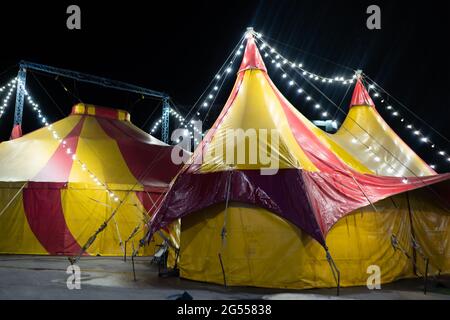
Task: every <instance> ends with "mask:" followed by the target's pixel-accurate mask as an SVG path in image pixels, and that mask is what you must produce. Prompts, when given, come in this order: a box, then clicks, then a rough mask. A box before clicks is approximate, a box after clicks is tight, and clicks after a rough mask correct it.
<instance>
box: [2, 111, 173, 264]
mask: <svg viewBox="0 0 450 320" xmlns="http://www.w3.org/2000/svg"><path fill="white" fill-rule="evenodd" d="M172 149H173V147H170V146H168V145H166V144H164V143H163V142H161V141H159V140H157V139H155V138H154V137H152V136H150V135H149V134H147V133H145V132H144V131H142V130H140V129H139V128H137V127H136V126H134V125H133V124H132V123H131V122H130V115H129V114H128V113H127V112H125V111H122V110H116V109H109V108H103V107H98V106H94V105H85V104H78V105H76V106H74V108H73V109H72V114H71V115H70V116H68V117H67V118H64V119H62V120H60V121H58V122H56V123H54V124H52V125H51V126H48V127H46V128H42V129H39V130H36V131H34V132H31V133H29V134H27V135H25V136H23V137H21V138H18V139H15V140H11V141H7V142H3V143H1V144H0V253H14V254H52V255H73V254H78V253H79V252H80V249H81V247H82V246H83V245H84V244H85V243H86V242H87V241H88V239H89V238H90V237H91V236H92V235H93V234H94V232H95V231H96V230H97V229H99V228H100V227H101V226H102V224H103V223H104V221H105V220H106V219H108V218H109V217H110V216H111V215H112V214H113V212H116V214H115V215H114V218H113V219H112V220H111V221H110V222H109V224H108V225H107V227H106V228H105V229H104V230H103V232H101V233H100V234H99V235H98V237H97V239H96V240H95V241H94V242H93V244H92V245H91V246H90V247H89V248H88V250H87V252H86V254H88V255H107V256H116V255H123V254H124V251H125V250H126V251H127V253H128V254H131V251H132V247H133V246H134V247H137V246H138V240H139V239H140V238H141V237H142V236H143V234H144V233H145V223H146V221H148V219H149V218H150V217H151V215H152V214H153V212H154V211H155V209H156V207H157V204H158V203H159V201H160V200H161V199H162V196H163V195H164V193H165V192H166V190H167V188H168V185H169V183H170V181H171V179H172V178H173V177H174V176H175V175H176V173H177V171H178V170H179V166H178V165H175V164H173V162H172V161H171V159H170V154H171V151H172ZM103 183H104V184H105V185H106V186H107V188H108V190H110V191H111V192H112V194H110V193H109V192H106V188H105V186H104V185H102V184H103ZM116 197H117V198H116ZM119 199H121V201H119ZM137 227H138V229H136V228H137ZM135 231H137V232H135ZM164 232H165V233H166V236H167V237H169V238H171V240H172V242H173V243H174V244H177V243H178V233H177V226H176V225H174V226H172V227H169V228H167V229H166V230H164ZM133 234H134V236H133V237H132V239H131V240H130V241H129V242H128V243H127V248H125V241H126V240H127V239H128V238H129V237H130V236H131V235H133ZM161 242H162V239H161V238H160V237H158V236H157V237H156V239H155V241H154V242H152V246H150V247H148V248H147V249H146V251H145V252H141V254H153V253H154V251H155V247H154V244H155V243H161Z"/></svg>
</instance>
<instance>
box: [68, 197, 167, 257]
mask: <svg viewBox="0 0 450 320" xmlns="http://www.w3.org/2000/svg"><path fill="white" fill-rule="evenodd" d="M116 193H117V195H118V196H119V197H121V198H122V199H125V198H126V201H125V203H124V204H123V205H122V206H121V207H120V208H119V210H118V211H117V213H116V214H115V217H114V219H113V220H111V221H110V223H109V224H108V226H107V227H106V229H105V230H104V231H102V232H101V233H100V234H99V236H98V237H97V239H96V240H95V242H94V243H93V244H92V246H91V247H90V248H89V249H88V251H87V252H88V253H89V254H91V255H97V254H100V255H103V256H120V255H123V252H122V249H121V246H120V241H122V242H124V241H125V240H126V239H127V238H128V237H129V236H130V234H131V232H132V231H133V230H134V228H135V227H136V226H137V225H139V224H140V223H141V222H142V219H143V213H142V211H141V210H143V211H144V212H145V210H144V209H143V207H142V205H141V203H140V201H139V199H138V198H137V196H136V195H135V193H131V194H129V195H128V196H127V192H126V191H117V192H116ZM61 200H62V203H63V212H64V217H65V220H66V224H67V226H68V228H69V230H70V232H71V233H72V235H73V236H74V238H75V239H76V240H77V242H78V244H79V245H80V246H83V245H84V244H85V243H86V242H87V241H88V239H89V238H90V237H91V236H92V235H93V234H94V233H95V231H96V230H97V229H98V228H99V227H100V226H101V225H102V224H103V222H104V221H105V220H106V219H107V218H109V217H110V216H111V214H112V212H113V211H114V210H115V209H116V208H117V207H118V203H117V202H114V201H113V200H112V199H110V198H109V196H108V195H107V194H106V193H105V192H104V191H102V190H74V189H69V190H62V192H61ZM143 236H144V231H143V229H142V228H141V229H140V231H139V232H138V233H137V234H136V236H135V237H134V238H133V241H131V242H130V243H129V244H128V246H127V253H128V255H129V254H131V252H132V243H133V244H134V247H135V248H136V247H137V246H138V242H139V240H140V239H142V238H143ZM156 241H159V242H158V243H161V242H162V241H161V239H159V238H157V239H156ZM154 252H155V245H154V242H152V243H151V244H150V246H146V247H145V248H144V249H143V251H141V252H140V254H147V255H149V254H154Z"/></svg>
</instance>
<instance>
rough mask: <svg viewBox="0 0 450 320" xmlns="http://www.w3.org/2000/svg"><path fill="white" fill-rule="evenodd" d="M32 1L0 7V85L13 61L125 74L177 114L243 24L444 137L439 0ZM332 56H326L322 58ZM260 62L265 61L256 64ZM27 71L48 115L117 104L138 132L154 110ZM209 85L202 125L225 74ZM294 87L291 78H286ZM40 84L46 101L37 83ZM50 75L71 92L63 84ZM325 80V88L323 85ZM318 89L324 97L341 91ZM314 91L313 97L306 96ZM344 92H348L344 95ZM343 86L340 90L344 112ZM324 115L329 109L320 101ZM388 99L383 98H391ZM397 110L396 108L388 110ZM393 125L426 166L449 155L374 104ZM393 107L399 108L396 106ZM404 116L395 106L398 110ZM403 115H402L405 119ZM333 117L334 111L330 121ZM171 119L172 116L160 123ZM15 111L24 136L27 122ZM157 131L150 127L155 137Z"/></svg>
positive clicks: (27, 116)
mask: <svg viewBox="0 0 450 320" xmlns="http://www.w3.org/2000/svg"><path fill="white" fill-rule="evenodd" d="M92 2H94V1H71V2H66V1H58V2H56V1H40V2H39V3H37V2H36V1H35V2H30V3H29V4H27V2H15V4H14V3H13V4H11V3H8V5H7V6H6V5H5V4H4V3H2V5H1V6H2V8H1V10H0V26H1V30H2V46H1V58H0V84H1V85H3V84H4V83H6V82H7V81H8V80H9V79H10V78H11V77H13V76H15V74H16V73H17V64H18V62H19V61H20V60H21V59H24V60H29V61H33V62H38V63H43V64H48V65H52V66H57V67H62V68H67V69H73V70H77V71H81V72H86V73H90V74H95V75H99V76H104V77H108V78H112V79H116V80H122V81H127V82H130V83H134V84H137V85H141V86H144V87H147V88H151V89H154V90H159V91H164V92H167V93H168V94H170V96H171V97H172V99H173V100H174V102H175V103H176V104H177V106H178V108H179V109H180V110H181V111H182V112H184V111H186V110H188V109H189V108H190V106H192V104H193V103H194V102H195V101H196V100H197V98H198V97H199V96H200V94H201V93H202V92H203V91H204V89H205V88H206V86H207V85H208V83H209V82H210V81H211V79H212V78H213V77H214V75H215V73H216V71H217V70H218V69H219V67H220V66H221V65H222V64H223V62H224V61H225V59H226V58H227V56H228V55H229V53H230V52H231V50H232V49H233V48H234V46H235V45H236V44H237V42H238V40H239V39H240V38H241V37H242V35H243V33H244V32H245V29H246V27H248V26H253V27H254V28H255V30H256V31H259V32H261V33H262V34H263V35H265V36H268V37H269V38H267V40H268V42H270V43H271V44H272V45H273V46H275V47H276V48H277V49H278V50H279V51H280V52H281V53H282V54H284V55H285V56H286V57H290V58H293V59H295V60H297V61H299V62H300V61H301V62H303V64H304V66H305V67H306V68H308V69H310V70H311V71H314V72H316V73H319V74H324V75H330V76H334V75H336V74H342V75H344V76H345V75H352V73H351V72H349V71H348V70H347V69H345V68H344V67H341V66H339V65H343V66H347V67H350V68H351V69H363V70H364V72H365V73H366V74H367V75H369V76H370V77H371V78H372V79H374V80H375V81H376V82H377V83H379V84H380V85H381V86H382V87H383V88H384V89H386V90H387V91H389V92H390V93H391V94H392V95H393V96H395V97H396V98H397V99H399V100H400V101H401V102H403V103H404V104H405V105H406V106H408V107H409V108H411V109H412V110H413V111H414V112H415V113H416V114H417V115H418V116H420V117H421V118H423V119H424V120H425V121H427V122H428V123H429V124H430V125H432V126H433V127H434V128H435V129H436V130H437V131H438V132H440V133H441V134H442V135H444V136H445V137H450V129H449V120H450V111H449V110H448V108H449V96H448V92H449V84H450V79H449V74H450V63H449V58H448V57H449V53H448V45H447V42H448V39H449V30H450V28H449V24H450V23H449V21H450V19H448V16H449V15H450V5H449V2H448V1H422V2H420V4H416V3H415V2H413V1H392V0H391V1H328V0H314V1H309V0H308V1H287V0H278V1H275V0H274V1H249V0H245V1H244V0H241V1H161V3H159V4H158V3H156V1H123V2H118V1H95V4H93V3H92ZM70 4H78V5H79V6H80V7H81V11H82V30H80V31H69V30H68V29H67V28H66V18H67V14H66V13H65V11H66V8H67V6H68V5H70ZM370 4H377V5H379V6H380V7H381V11H382V29H381V30H374V31H371V30H368V29H367V28H366V19H367V17H368V15H367V14H366V8H367V6H368V5H370ZM331 61H332V62H331ZM268 67H269V66H268ZM269 74H270V75H271V77H272V79H273V81H274V82H275V84H276V85H277V86H278V87H279V88H280V90H281V91H282V93H283V94H285V95H286V96H287V97H288V99H289V100H290V101H291V102H292V103H293V104H294V105H295V106H296V107H297V108H298V109H299V110H300V111H301V112H302V113H303V114H305V115H306V116H307V117H308V118H309V119H316V118H318V116H317V114H316V113H315V111H314V110H313V108H311V106H307V105H305V104H304V103H303V102H302V100H300V99H299V98H298V97H297V96H296V95H295V94H293V93H292V92H289V90H288V86H287V84H286V83H285V81H284V82H283V81H281V77H280V74H279V71H276V70H275V69H272V68H271V67H269ZM54 78H55V77H54V76H46V75H43V74H39V73H34V72H33V73H29V74H28V81H27V88H28V91H29V92H30V93H31V94H32V95H33V97H34V98H35V100H36V101H37V102H38V103H39V104H40V105H41V107H42V110H43V113H44V114H46V115H48V118H49V119H50V121H56V120H59V119H61V118H63V117H64V116H66V115H68V114H69V113H70V109H71V107H72V105H73V104H74V103H76V102H77V99H76V98H75V97H74V95H75V96H78V97H79V98H80V99H81V100H82V101H83V102H86V103H94V104H99V105H103V106H109V107H115V108H121V109H126V110H128V111H130V113H131V116H132V121H133V122H134V123H135V124H136V125H138V126H139V127H141V128H142V129H144V130H146V131H147V132H148V131H149V129H150V127H151V125H152V123H153V122H154V121H155V120H156V119H158V117H159V116H160V114H161V108H160V107H159V102H158V101H154V100H147V99H146V100H142V99H140V97H139V96H138V95H137V94H129V93H123V92H117V91H114V90H107V89H104V88H99V87H95V86H93V85H88V84H82V83H74V82H73V81H72V80H68V79H63V78H60V79H59V81H57V80H55V79H54ZM230 79H232V80H230V81H228V83H227V85H226V86H225V87H224V89H223V90H222V91H221V94H220V96H219V98H218V100H217V105H216V106H214V108H213V109H212V111H211V113H210V116H209V117H208V119H207V121H208V122H207V125H211V123H212V121H213V120H214V119H215V117H216V116H217V115H218V113H219V112H220V109H221V107H222V106H223V103H224V102H225V100H226V98H227V96H228V94H229V91H230V89H231V86H232V85H233V82H234V77H230ZM297 80H299V82H300V83H302V80H301V77H297ZM38 81H39V83H40V84H41V85H42V86H43V87H45V89H46V90H47V91H48V93H49V94H50V96H51V97H52V98H51V99H50V97H49V96H48V95H47V94H46V93H45V91H44V90H43V89H42V88H41V86H40V85H39V84H38ZM61 82H62V83H63V84H64V86H66V87H67V89H68V90H69V91H70V92H73V95H71V94H69V93H68V92H66V91H65V90H64V89H63V87H62V85H61ZM333 88H336V87H335V86H334V87H333ZM327 90H328V89H325V90H324V91H325V92H326V93H327V94H328V95H330V96H331V97H333V100H334V101H335V102H336V103H339V102H340V100H341V99H342V98H343V97H344V94H345V89H343V88H342V87H341V88H337V89H332V90H328V91H327ZM314 94H315V96H316V97H320V96H319V94H318V93H314ZM350 94H351V92H350ZM350 94H348V95H347V96H346V97H345V98H344V102H343V105H342V106H343V108H344V109H345V110H346V109H347V108H348V103H349V100H350ZM321 104H322V105H323V106H326V108H327V110H328V111H330V113H332V114H334V113H335V110H336V108H335V107H334V106H332V105H331V104H329V103H328V105H327V102H326V101H324V100H321ZM393 105H394V106H395V104H393ZM13 108H14V102H13V101H11V103H10V105H9V107H8V109H7V110H8V111H7V114H6V115H5V116H4V117H3V118H2V119H0V139H1V140H6V139H8V137H9V134H10V130H11V128H12V123H13ZM399 110H400V111H402V109H401V108H399ZM379 111H380V113H381V114H382V116H383V117H384V118H385V119H386V120H387V122H388V123H389V124H390V125H391V126H392V127H393V128H394V130H395V131H396V132H397V133H398V134H399V135H400V136H401V137H402V138H403V139H404V140H405V141H406V142H407V143H408V144H409V145H410V146H411V147H412V148H413V149H414V150H415V151H416V152H418V154H419V155H420V156H422V157H423V158H424V159H425V160H426V161H427V162H429V163H434V164H436V165H437V168H438V171H440V172H443V171H450V163H449V164H446V163H445V162H444V161H441V160H439V157H438V156H436V152H430V148H429V147H425V146H424V144H423V143H420V142H418V141H417V138H415V137H413V136H412V135H411V133H410V132H408V131H406V130H405V129H404V128H403V127H400V126H399V124H400V122H399V121H398V120H394V119H393V118H392V117H391V116H390V114H389V113H387V112H385V110H383V109H382V108H379ZM403 113H404V112H403ZM405 114H406V113H405ZM405 118H406V119H411V120H413V119H414V118H413V117H412V116H410V115H408V116H406V117H405ZM342 119H343V116H342V115H340V116H339V117H338V120H339V121H342ZM412 123H413V124H414V125H415V126H417V127H420V128H423V130H422V131H423V132H424V133H425V132H426V133H427V137H429V138H430V139H432V140H433V141H435V142H436V145H438V146H442V148H443V149H445V150H448V151H450V143H449V142H448V141H446V140H445V139H443V138H441V137H439V136H438V135H437V134H436V133H434V132H433V131H431V130H430V129H428V128H427V127H426V126H425V125H422V124H421V123H420V122H419V121H418V120H414V121H413V122H412ZM171 125H172V126H173V125H174V123H172V124H171ZM38 127H39V126H38V123H37V121H36V117H35V116H34V115H33V113H32V112H31V110H30V108H29V106H26V107H25V112H24V124H23V128H24V131H25V133H26V132H30V131H31V130H34V129H36V128H38ZM156 136H157V137H158V138H159V134H158V135H156Z"/></svg>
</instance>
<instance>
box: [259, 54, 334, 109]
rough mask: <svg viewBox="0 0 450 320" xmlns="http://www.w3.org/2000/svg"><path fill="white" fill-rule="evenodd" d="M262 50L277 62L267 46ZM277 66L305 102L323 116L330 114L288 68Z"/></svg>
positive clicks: (273, 62) (284, 78)
mask: <svg viewBox="0 0 450 320" xmlns="http://www.w3.org/2000/svg"><path fill="white" fill-rule="evenodd" d="M266 47H267V46H266ZM261 50H262V52H263V53H264V56H265V57H266V58H267V59H268V60H270V61H271V63H272V65H275V64H276V63H277V62H276V61H275V60H274V59H272V55H271V54H270V53H269V52H268V51H269V50H266V49H265V48H262V49H261ZM266 54H267V55H266ZM276 67H277V68H279V69H280V70H281V71H282V73H281V79H282V80H284V81H286V82H287V84H288V86H289V87H292V88H294V89H295V93H296V94H297V95H299V96H301V97H303V100H304V101H305V103H308V104H309V105H310V106H312V107H313V108H314V110H316V111H319V112H320V115H321V116H322V117H327V116H328V115H329V114H328V111H327V110H324V109H323V107H322V105H321V104H320V103H319V102H318V101H317V99H315V98H313V97H312V96H311V95H310V94H309V93H308V92H307V91H306V90H305V89H304V88H302V87H301V86H300V85H299V84H298V83H297V81H295V80H294V79H293V78H292V77H290V76H289V75H288V74H287V73H286V70H285V69H284V66H278V65H276Z"/></svg>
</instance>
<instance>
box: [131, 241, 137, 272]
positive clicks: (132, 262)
mask: <svg viewBox="0 0 450 320" xmlns="http://www.w3.org/2000/svg"><path fill="white" fill-rule="evenodd" d="M131 244H132V246H133V254H132V255H131V264H132V265H133V280H134V281H136V269H135V268H134V244H133V242H132V243H131Z"/></svg>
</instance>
